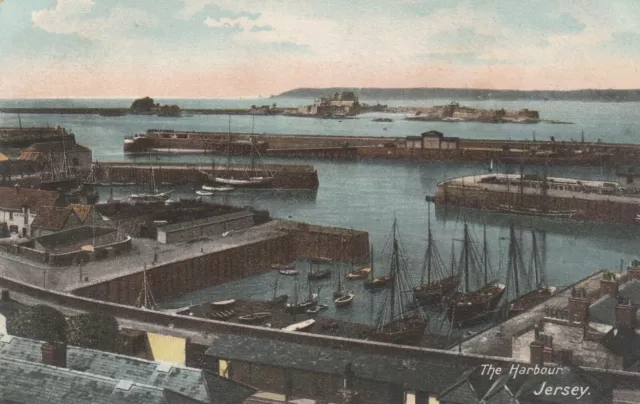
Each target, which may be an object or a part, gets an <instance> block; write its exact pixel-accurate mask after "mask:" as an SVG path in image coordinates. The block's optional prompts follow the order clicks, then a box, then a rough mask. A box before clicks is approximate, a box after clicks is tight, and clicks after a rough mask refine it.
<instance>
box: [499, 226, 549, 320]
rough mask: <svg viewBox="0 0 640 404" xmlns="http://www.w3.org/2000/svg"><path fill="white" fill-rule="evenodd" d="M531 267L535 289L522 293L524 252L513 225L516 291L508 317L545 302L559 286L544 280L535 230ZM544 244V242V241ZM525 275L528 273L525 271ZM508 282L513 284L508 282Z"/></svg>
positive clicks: (511, 255) (512, 261) (511, 251)
mask: <svg viewBox="0 0 640 404" xmlns="http://www.w3.org/2000/svg"><path fill="white" fill-rule="evenodd" d="M531 243H532V248H531V268H530V271H529V272H530V273H531V274H533V275H534V276H535V284H534V285H533V290H530V291H529V292H527V293H525V294H523V295H520V287H521V285H520V280H521V279H520V272H521V271H519V270H518V269H520V268H523V264H522V254H521V252H520V247H519V246H518V241H517V239H516V237H515V231H514V228H513V225H512V226H511V230H510V243H509V269H510V272H509V274H511V275H513V282H512V283H513V288H514V293H515V299H514V300H512V301H510V302H509V303H508V304H507V318H511V317H515V316H517V315H518V314H522V313H524V312H526V311H528V310H529V309H531V308H532V307H534V306H537V305H539V304H541V303H543V302H544V301H545V300H547V299H549V298H550V297H552V296H553V295H555V293H556V290H557V288H556V287H555V286H548V285H546V283H545V280H544V271H543V270H542V263H541V259H540V255H539V254H538V244H537V239H536V234H535V232H532V235H531ZM543 245H544V243H543ZM525 275H528V274H526V273H525ZM507 284H509V285H510V284H511V283H510V282H507Z"/></svg>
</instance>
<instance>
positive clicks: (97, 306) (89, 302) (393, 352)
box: [0, 276, 640, 394]
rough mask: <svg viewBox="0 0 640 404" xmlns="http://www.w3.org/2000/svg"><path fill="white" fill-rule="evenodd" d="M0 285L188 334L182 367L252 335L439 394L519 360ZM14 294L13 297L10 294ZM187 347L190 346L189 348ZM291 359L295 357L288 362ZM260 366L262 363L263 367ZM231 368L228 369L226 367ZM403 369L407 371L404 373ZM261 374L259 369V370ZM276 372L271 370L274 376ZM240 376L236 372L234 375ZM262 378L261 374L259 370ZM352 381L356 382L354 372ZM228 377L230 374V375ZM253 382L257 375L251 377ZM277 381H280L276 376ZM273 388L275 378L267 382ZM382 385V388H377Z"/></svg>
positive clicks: (130, 323)
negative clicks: (467, 375) (480, 370)
mask: <svg viewBox="0 0 640 404" xmlns="http://www.w3.org/2000/svg"><path fill="white" fill-rule="evenodd" d="M0 287H1V288H4V289H7V290H9V291H10V292H12V295H11V297H12V298H13V299H15V300H17V301H24V299H25V298H26V300H27V301H28V302H29V304H34V303H36V302H37V303H38V304H47V305H51V306H54V307H56V308H58V309H60V310H62V311H63V312H72V313H76V312H78V311H84V312H100V313H105V314H109V315H112V316H114V317H116V319H117V320H118V322H119V323H121V324H126V326H127V327H128V328H131V329H136V330H140V331H148V332H155V333H157V332H159V330H161V332H162V333H163V334H165V335H171V336H175V337H178V338H191V337H193V341H194V342H197V344H195V345H194V344H191V343H189V340H187V350H186V352H185V353H186V355H187V358H188V362H187V366H193V365H195V363H196V362H200V363H202V362H203V360H202V356H203V352H204V349H205V348H206V346H207V345H208V344H209V343H210V342H209V339H207V338H208V336H211V337H212V338H215V336H216V335H219V334H233V335H240V336H246V337H255V338H260V339H264V340H267V341H268V340H277V341H285V342H291V343H298V344H304V345H311V346H320V347H324V348H327V349H336V350H344V351H348V352H359V353H363V354H365V355H371V357H372V359H373V358H375V357H377V358H378V360H377V361H378V362H379V361H380V360H383V361H384V360H385V358H388V359H387V361H386V363H389V365H388V366H387V368H386V372H378V377H376V378H375V379H374V380H370V381H371V382H372V383H380V384H385V383H388V380H387V374H388V373H390V372H391V373H394V372H395V373H400V374H407V375H410V376H411V377H409V378H408V379H407V380H406V383H405V385H404V386H396V387H397V388H403V389H405V390H421V391H427V392H430V393H436V394H437V393H441V392H443V391H444V390H445V389H446V388H448V387H450V386H451V385H452V384H453V383H455V382H456V381H457V380H458V379H459V377H460V375H461V374H462V373H464V372H465V371H467V370H470V369H472V368H474V367H476V366H479V365H483V364H490V365H494V366H500V367H503V368H508V367H510V366H511V365H513V364H521V363H522V362H519V361H517V360H514V359H511V358H501V357H495V356H484V355H477V354H469V353H458V352H451V351H444V350H437V349H429V348H418V347H409V346H402V345H393V344H384V343H379V342H374V341H365V340H354V339H347V338H340V337H333V336H327V335H318V334H309V333H304V332H301V333H292V332H286V331H282V330H278V329H271V328H264V327H256V326H248V325H243V324H235V323H228V322H224V321H216V320H209V319H203V318H196V317H190V316H184V315H178V314H172V313H166V312H160V311H154V310H147V309H140V308H137V307H131V306H125V305H121V304H115V303H112V302H105V301H100V300H95V299H90V298H86V297H81V296H75V295H72V294H67V293H61V292H56V291H51V290H47V289H43V288H39V287H36V286H33V285H30V284H27V283H22V282H19V281H16V280H13V279H11V278H7V277H4V276H0ZM16 294H17V295H18V296H16ZM191 346H192V348H193V349H190V347H191ZM216 355H217V356H218V357H219V358H222V359H224V358H228V356H226V353H225V352H222V351H221V352H216ZM394 359H407V360H416V361H421V362H424V363H428V364H429V366H430V367H433V368H434V369H435V370H437V373H434V374H432V375H428V376H429V377H426V376H427V375H424V374H415V372H411V370H410V369H408V368H406V367H404V362H403V361H400V362H401V363H402V364H403V365H402V367H397V366H394V365H392V364H393V363H398V361H397V360H395V361H394ZM292 362H295V361H292ZM261 369H263V368H261V367H259V366H256V367H255V368H254V367H252V368H251V371H252V372H253V371H254V370H255V371H256V372H257V371H259V370H261ZM264 369H266V367H264ZM284 370H285V371H286V370H288V371H289V372H291V371H293V372H297V371H298V370H297V369H293V366H292V368H291V369H284ZM585 370H586V371H587V372H588V373H590V374H592V375H594V376H597V377H601V378H602V379H603V380H606V381H609V382H611V383H612V384H616V383H631V384H630V385H637V383H639V382H640V380H639V379H638V374H637V373H630V372H621V371H613V370H606V369H594V368H585ZM232 372H233V370H232ZM407 372H408V373H407ZM262 373H264V372H262ZM277 374H278V373H276V375H277ZM240 375H242V373H241V374H239V375H236V376H237V377H239V376H240ZM265 377H266V374H265ZM355 377H356V380H354V382H355V383H354V384H355V385H357V384H358V380H357V374H356V375H355ZM232 378H233V376H232ZM253 380H255V381H258V380H257V378H256V379H253ZM280 381H282V380H280ZM272 383H273V385H274V386H275V387H276V389H275V390H276V391H279V389H278V388H277V385H279V384H280V383H277V379H276V381H273V382H272ZM327 383H331V378H329V379H327ZM382 387H383V388H384V387H386V386H382Z"/></svg>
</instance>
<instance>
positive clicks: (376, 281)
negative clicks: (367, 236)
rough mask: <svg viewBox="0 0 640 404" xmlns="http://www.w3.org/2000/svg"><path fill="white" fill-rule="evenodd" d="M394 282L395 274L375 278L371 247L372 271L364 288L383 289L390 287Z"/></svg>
mask: <svg viewBox="0 0 640 404" xmlns="http://www.w3.org/2000/svg"><path fill="white" fill-rule="evenodd" d="M392 280H393V274H390V275H383V276H378V277H375V276H374V274H373V247H371V271H370V272H369V278H368V279H367V280H366V281H364V287H365V288H367V289H381V288H385V287H387V286H389V285H390V284H391V281H392Z"/></svg>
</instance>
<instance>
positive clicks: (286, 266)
mask: <svg viewBox="0 0 640 404" xmlns="http://www.w3.org/2000/svg"><path fill="white" fill-rule="evenodd" d="M295 268H296V263H295V262H292V263H290V264H271V269H278V270H280V269H285V270H287V269H295Z"/></svg>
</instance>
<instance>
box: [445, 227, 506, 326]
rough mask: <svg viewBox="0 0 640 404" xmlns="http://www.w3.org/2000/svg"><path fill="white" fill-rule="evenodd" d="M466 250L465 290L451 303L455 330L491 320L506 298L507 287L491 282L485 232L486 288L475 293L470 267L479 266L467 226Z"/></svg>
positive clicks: (463, 260) (449, 312)
mask: <svg viewBox="0 0 640 404" xmlns="http://www.w3.org/2000/svg"><path fill="white" fill-rule="evenodd" d="M463 242H464V247H463V249H462V254H461V256H460V267H461V268H462V270H463V276H464V283H463V285H462V287H463V289H462V290H458V291H456V292H455V293H454V294H453V296H452V297H451V299H450V300H449V307H448V310H447V318H448V319H449V320H450V321H451V323H452V324H453V326H455V327H466V326H469V325H473V324H477V323H481V322H483V321H485V320H486V319H488V318H489V316H491V315H492V314H493V313H494V312H495V311H496V308H497V306H498V304H499V303H500V300H501V299H502V296H503V295H504V292H505V290H506V286H505V285H504V284H503V283H500V282H497V281H492V282H489V281H488V280H487V278H488V263H487V257H488V251H487V246H486V245H487V240H486V232H485V240H484V254H483V257H482V262H483V264H484V284H483V285H482V286H481V287H480V288H479V289H477V290H475V291H472V290H471V287H470V265H473V264H476V263H478V262H479V261H480V260H479V259H478V255H479V254H477V253H476V251H475V250H474V249H473V247H472V241H471V237H470V235H469V227H468V225H467V224H466V223H465V225H464V240H463Z"/></svg>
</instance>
